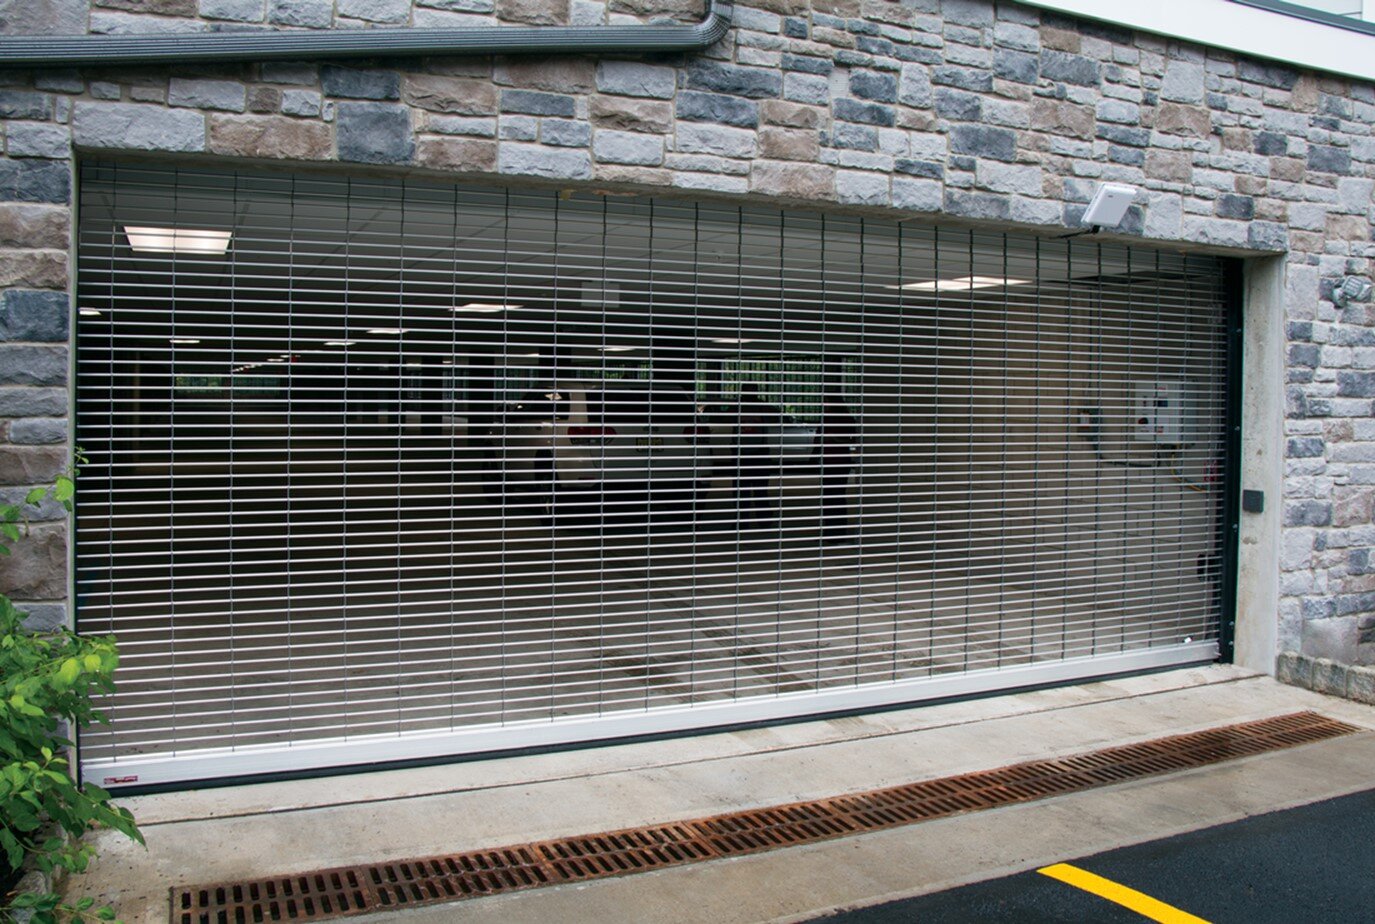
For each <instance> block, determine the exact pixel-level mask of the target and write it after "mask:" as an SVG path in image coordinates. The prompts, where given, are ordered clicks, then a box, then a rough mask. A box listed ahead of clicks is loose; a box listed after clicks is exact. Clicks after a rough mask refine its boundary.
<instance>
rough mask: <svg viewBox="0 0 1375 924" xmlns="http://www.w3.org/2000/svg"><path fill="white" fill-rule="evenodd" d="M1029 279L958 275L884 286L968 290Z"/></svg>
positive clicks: (996, 287) (1017, 284) (1011, 283)
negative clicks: (951, 277)
mask: <svg viewBox="0 0 1375 924" xmlns="http://www.w3.org/2000/svg"><path fill="white" fill-rule="evenodd" d="M1031 281H1032V280H1030V279H1014V278H1011V277H1007V276H960V277H958V278H956V279H928V280H926V281H925V282H909V283H906V284H904V285H900V286H886V288H889V289H906V290H907V291H908V292H968V291H970V290H971V289H998V288H1002V287H1004V286H1024V285H1027V284H1028V283H1030V282H1031Z"/></svg>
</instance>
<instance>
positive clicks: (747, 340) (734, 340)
mask: <svg viewBox="0 0 1375 924" xmlns="http://www.w3.org/2000/svg"><path fill="white" fill-rule="evenodd" d="M711 342H712V343H725V344H736V343H754V342H755V340H754V338H753V337H716V338H715V339H713V340H712V341H711Z"/></svg>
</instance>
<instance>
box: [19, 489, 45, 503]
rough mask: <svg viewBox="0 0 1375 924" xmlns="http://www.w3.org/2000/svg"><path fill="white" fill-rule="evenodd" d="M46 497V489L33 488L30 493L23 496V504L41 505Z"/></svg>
mask: <svg viewBox="0 0 1375 924" xmlns="http://www.w3.org/2000/svg"><path fill="white" fill-rule="evenodd" d="M47 496H48V489H47V488H34V489H33V490H32V491H30V492H29V493H28V494H26V495H24V503H26V504H33V505H34V506H37V505H39V504H41V503H43V498H45V497H47Z"/></svg>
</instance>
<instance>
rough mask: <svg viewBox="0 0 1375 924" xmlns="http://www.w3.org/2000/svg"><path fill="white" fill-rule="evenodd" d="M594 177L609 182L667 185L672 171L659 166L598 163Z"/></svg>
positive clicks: (671, 176) (670, 179) (671, 180)
mask: <svg viewBox="0 0 1375 924" xmlns="http://www.w3.org/2000/svg"><path fill="white" fill-rule="evenodd" d="M596 178H597V179H599V180H604V181H606V182H609V183H633V184H635V185H636V186H668V185H670V184H671V183H672V182H673V171H671V170H664V169H662V168H659V167H635V166H631V165H628V164H598V165H597V173H596Z"/></svg>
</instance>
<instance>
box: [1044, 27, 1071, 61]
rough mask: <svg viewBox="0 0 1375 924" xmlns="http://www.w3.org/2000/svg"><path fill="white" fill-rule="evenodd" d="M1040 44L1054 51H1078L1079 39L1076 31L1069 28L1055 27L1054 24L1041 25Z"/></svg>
mask: <svg viewBox="0 0 1375 924" xmlns="http://www.w3.org/2000/svg"><path fill="white" fill-rule="evenodd" d="M1041 44H1042V45H1044V46H1045V47H1046V48H1050V49H1054V50H1055V51H1069V52H1073V53H1074V54H1078V53H1079V46H1080V44H1081V39H1080V36H1079V33H1078V32H1072V31H1070V30H1069V29H1056V28H1055V27H1054V26H1042V27H1041Z"/></svg>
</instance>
